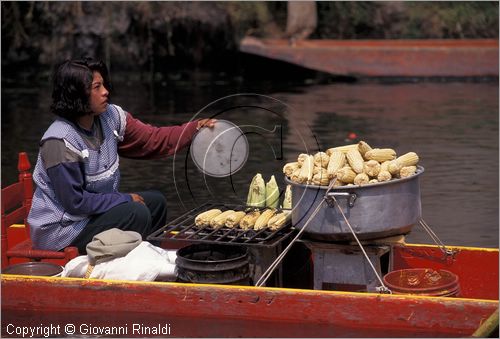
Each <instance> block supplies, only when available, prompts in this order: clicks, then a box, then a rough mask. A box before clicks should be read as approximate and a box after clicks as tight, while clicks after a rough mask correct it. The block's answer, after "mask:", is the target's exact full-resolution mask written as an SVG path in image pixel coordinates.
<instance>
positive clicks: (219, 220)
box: [210, 210, 234, 228]
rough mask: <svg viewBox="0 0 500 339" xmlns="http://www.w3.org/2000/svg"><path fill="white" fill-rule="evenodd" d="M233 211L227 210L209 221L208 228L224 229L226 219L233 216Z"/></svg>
mask: <svg viewBox="0 0 500 339" xmlns="http://www.w3.org/2000/svg"><path fill="white" fill-rule="evenodd" d="M233 213H234V211H233V210H227V211H224V212H222V213H221V214H219V215H217V216H216V217H215V218H213V219H212V220H210V226H212V227H213V228H221V227H224V225H225V224H226V220H227V217H229V216H230V215H231V214H233Z"/></svg>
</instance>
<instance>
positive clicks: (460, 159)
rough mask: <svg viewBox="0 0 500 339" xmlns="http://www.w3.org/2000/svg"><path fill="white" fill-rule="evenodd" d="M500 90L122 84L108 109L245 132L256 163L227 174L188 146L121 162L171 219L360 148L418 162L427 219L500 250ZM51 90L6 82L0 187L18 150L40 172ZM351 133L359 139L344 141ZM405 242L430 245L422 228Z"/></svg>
mask: <svg viewBox="0 0 500 339" xmlns="http://www.w3.org/2000/svg"><path fill="white" fill-rule="evenodd" d="M498 90H499V89H498V82H494V81H493V82H391V83H388V82H381V81H364V82H354V83H328V84H315V83H314V82H312V83H308V82H307V81H305V82H302V83H300V84H286V83H269V82H266V83H262V82H261V83H259V82H251V83H246V82H245V81H243V80H242V79H229V80H218V81H214V80H213V79H212V78H211V77H203V76H200V77H197V78H193V80H192V81H181V80H179V81H177V82H175V85H169V86H167V85H166V84H165V83H161V82H157V83H155V85H154V86H153V87H151V86H149V85H148V84H144V83H142V82H140V81H139V80H135V79H132V78H127V77H124V78H123V79H121V80H120V81H116V79H115V94H114V96H113V98H112V101H113V102H114V103H116V104H118V105H120V106H122V107H123V108H124V109H125V110H127V111H130V112H131V113H133V114H134V115H135V116H136V117H137V118H139V119H141V120H143V121H145V122H147V123H151V124H154V125H171V124H180V123H183V122H186V121H188V120H190V119H191V118H193V117H194V116H196V117H209V116H216V117H217V118H218V119H226V120H230V121H233V122H235V123H237V124H238V125H239V126H240V127H241V128H242V130H244V132H245V133H246V134H247V137H248V142H249V148H250V152H249V156H248V161H247V162H246V164H245V166H244V167H243V168H242V169H241V170H240V171H238V172H237V173H235V174H234V175H233V176H231V177H227V178H219V179H217V178H211V177H206V176H204V175H203V174H202V173H200V171H199V170H198V169H197V168H196V166H195V165H194V163H193V162H192V160H191V158H190V156H189V153H188V152H189V151H188V149H184V150H182V151H180V152H179V153H178V154H177V155H176V156H175V157H170V158H166V159H160V160H131V159H124V158H122V159H121V163H120V164H121V165H120V166H121V167H120V168H121V173H122V184H121V190H122V191H123V192H133V191H140V190H145V189H158V190H160V191H162V192H163V193H164V194H165V195H166V197H167V200H168V206H169V211H168V219H169V220H172V219H173V218H176V217H178V216H180V215H182V213H184V212H186V211H188V210H189V209H191V208H194V207H196V206H198V205H200V204H203V203H205V202H207V201H222V202H232V203H244V202H245V200H246V195H247V190H248V184H249V183H250V181H251V179H252V177H253V176H254V175H255V174H256V173H262V175H263V177H264V178H265V180H266V181H267V180H269V178H270V177H271V175H274V176H275V177H276V179H277V181H278V184H279V186H280V190H281V191H283V190H284V189H285V184H284V181H283V175H282V167H283V165H284V164H285V163H286V162H289V161H294V159H296V157H297V155H298V154H299V153H304V152H309V153H313V152H316V151H318V150H324V149H327V148H329V147H333V146H338V145H343V144H348V143H351V142H357V141H358V140H365V141H367V142H368V143H369V144H370V145H372V146H373V147H381V148H385V147H390V148H394V149H395V150H396V151H397V153H398V154H403V153H406V152H409V151H414V152H416V153H418V154H419V156H420V159H421V162H420V165H422V166H424V168H425V173H424V174H423V175H422V176H421V182H420V185H421V198H422V213H423V219H424V220H425V221H426V222H427V224H429V225H430V226H431V228H432V229H433V230H434V232H435V233H436V234H437V235H438V236H439V238H440V239H441V240H442V241H443V242H444V243H445V244H449V245H463V246H485V247H498V238H499V213H498V211H499V210H498V206H499V205H498V196H499V195H498V188H499V182H498V175H499V168H498V166H499V159H498V157H499V149H498V123H499V122H498V116H499V107H498V105H499V93H498ZM50 91H51V89H50V87H49V84H48V82H47V83H42V84H32V83H9V82H3V83H2V139H1V142H2V144H1V151H2V166H1V168H2V173H1V177H2V186H4V185H7V184H9V183H12V182H14V181H15V180H16V165H17V164H16V162H17V153H18V152H19V151H26V152H28V154H29V158H30V160H31V162H32V165H33V166H34V164H35V161H36V154H37V149H38V140H39V139H40V137H41V135H42V134H43V132H44V131H45V129H46V128H47V127H48V125H49V124H50V122H51V120H52V115H51V113H50V112H49V106H50V102H51V99H50V94H51V93H50ZM353 133H354V134H355V139H354V140H349V139H348V136H349V135H351V137H352V136H354V135H353ZM407 242H416V243H431V242H432V240H431V238H430V237H429V236H428V235H427V234H426V233H425V232H424V231H423V229H422V228H421V227H420V226H418V225H417V226H415V227H414V228H413V230H412V232H411V233H410V234H409V235H408V236H407Z"/></svg>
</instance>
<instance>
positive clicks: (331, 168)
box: [326, 151, 345, 179]
mask: <svg viewBox="0 0 500 339" xmlns="http://www.w3.org/2000/svg"><path fill="white" fill-rule="evenodd" d="M344 165H345V154H344V153H342V151H332V152H331V153H330V160H329V161H328V167H327V169H326V170H327V174H328V177H329V178H330V179H332V178H334V177H335V176H336V175H337V171H338V170H339V169H341V168H342V167H344Z"/></svg>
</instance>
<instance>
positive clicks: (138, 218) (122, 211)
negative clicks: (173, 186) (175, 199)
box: [71, 191, 167, 254]
mask: <svg viewBox="0 0 500 339" xmlns="http://www.w3.org/2000/svg"><path fill="white" fill-rule="evenodd" d="M137 194H139V195H140V196H142V197H143V198H144V203H145V205H143V204H141V203H138V202H127V203H124V204H120V205H117V206H115V207H113V208H112V209H110V210H109V211H107V212H104V213H101V214H97V215H94V216H92V217H91V218H90V221H89V223H88V224H87V226H85V228H84V229H83V230H82V232H81V233H80V234H79V235H78V237H76V239H75V240H73V242H72V243H71V246H76V247H78V251H79V252H80V254H86V253H87V250H86V247H87V244H88V243H89V242H91V241H92V238H93V237H94V235H96V234H98V233H101V232H103V231H106V230H109V229H111V228H118V229H121V230H124V231H135V232H137V233H139V234H141V235H142V239H143V240H146V237H147V236H148V235H150V234H151V233H153V232H154V231H156V230H157V229H159V228H160V227H162V226H164V225H165V222H166V219H167V202H166V200H165V196H164V195H163V194H162V193H161V192H158V191H146V192H137ZM154 245H157V244H154Z"/></svg>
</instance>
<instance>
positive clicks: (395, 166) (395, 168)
mask: <svg viewBox="0 0 500 339" xmlns="http://www.w3.org/2000/svg"><path fill="white" fill-rule="evenodd" d="M401 168H403V165H401V163H400V162H399V161H397V160H391V161H389V166H387V170H388V171H389V173H391V175H397V174H399V171H401Z"/></svg>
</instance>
